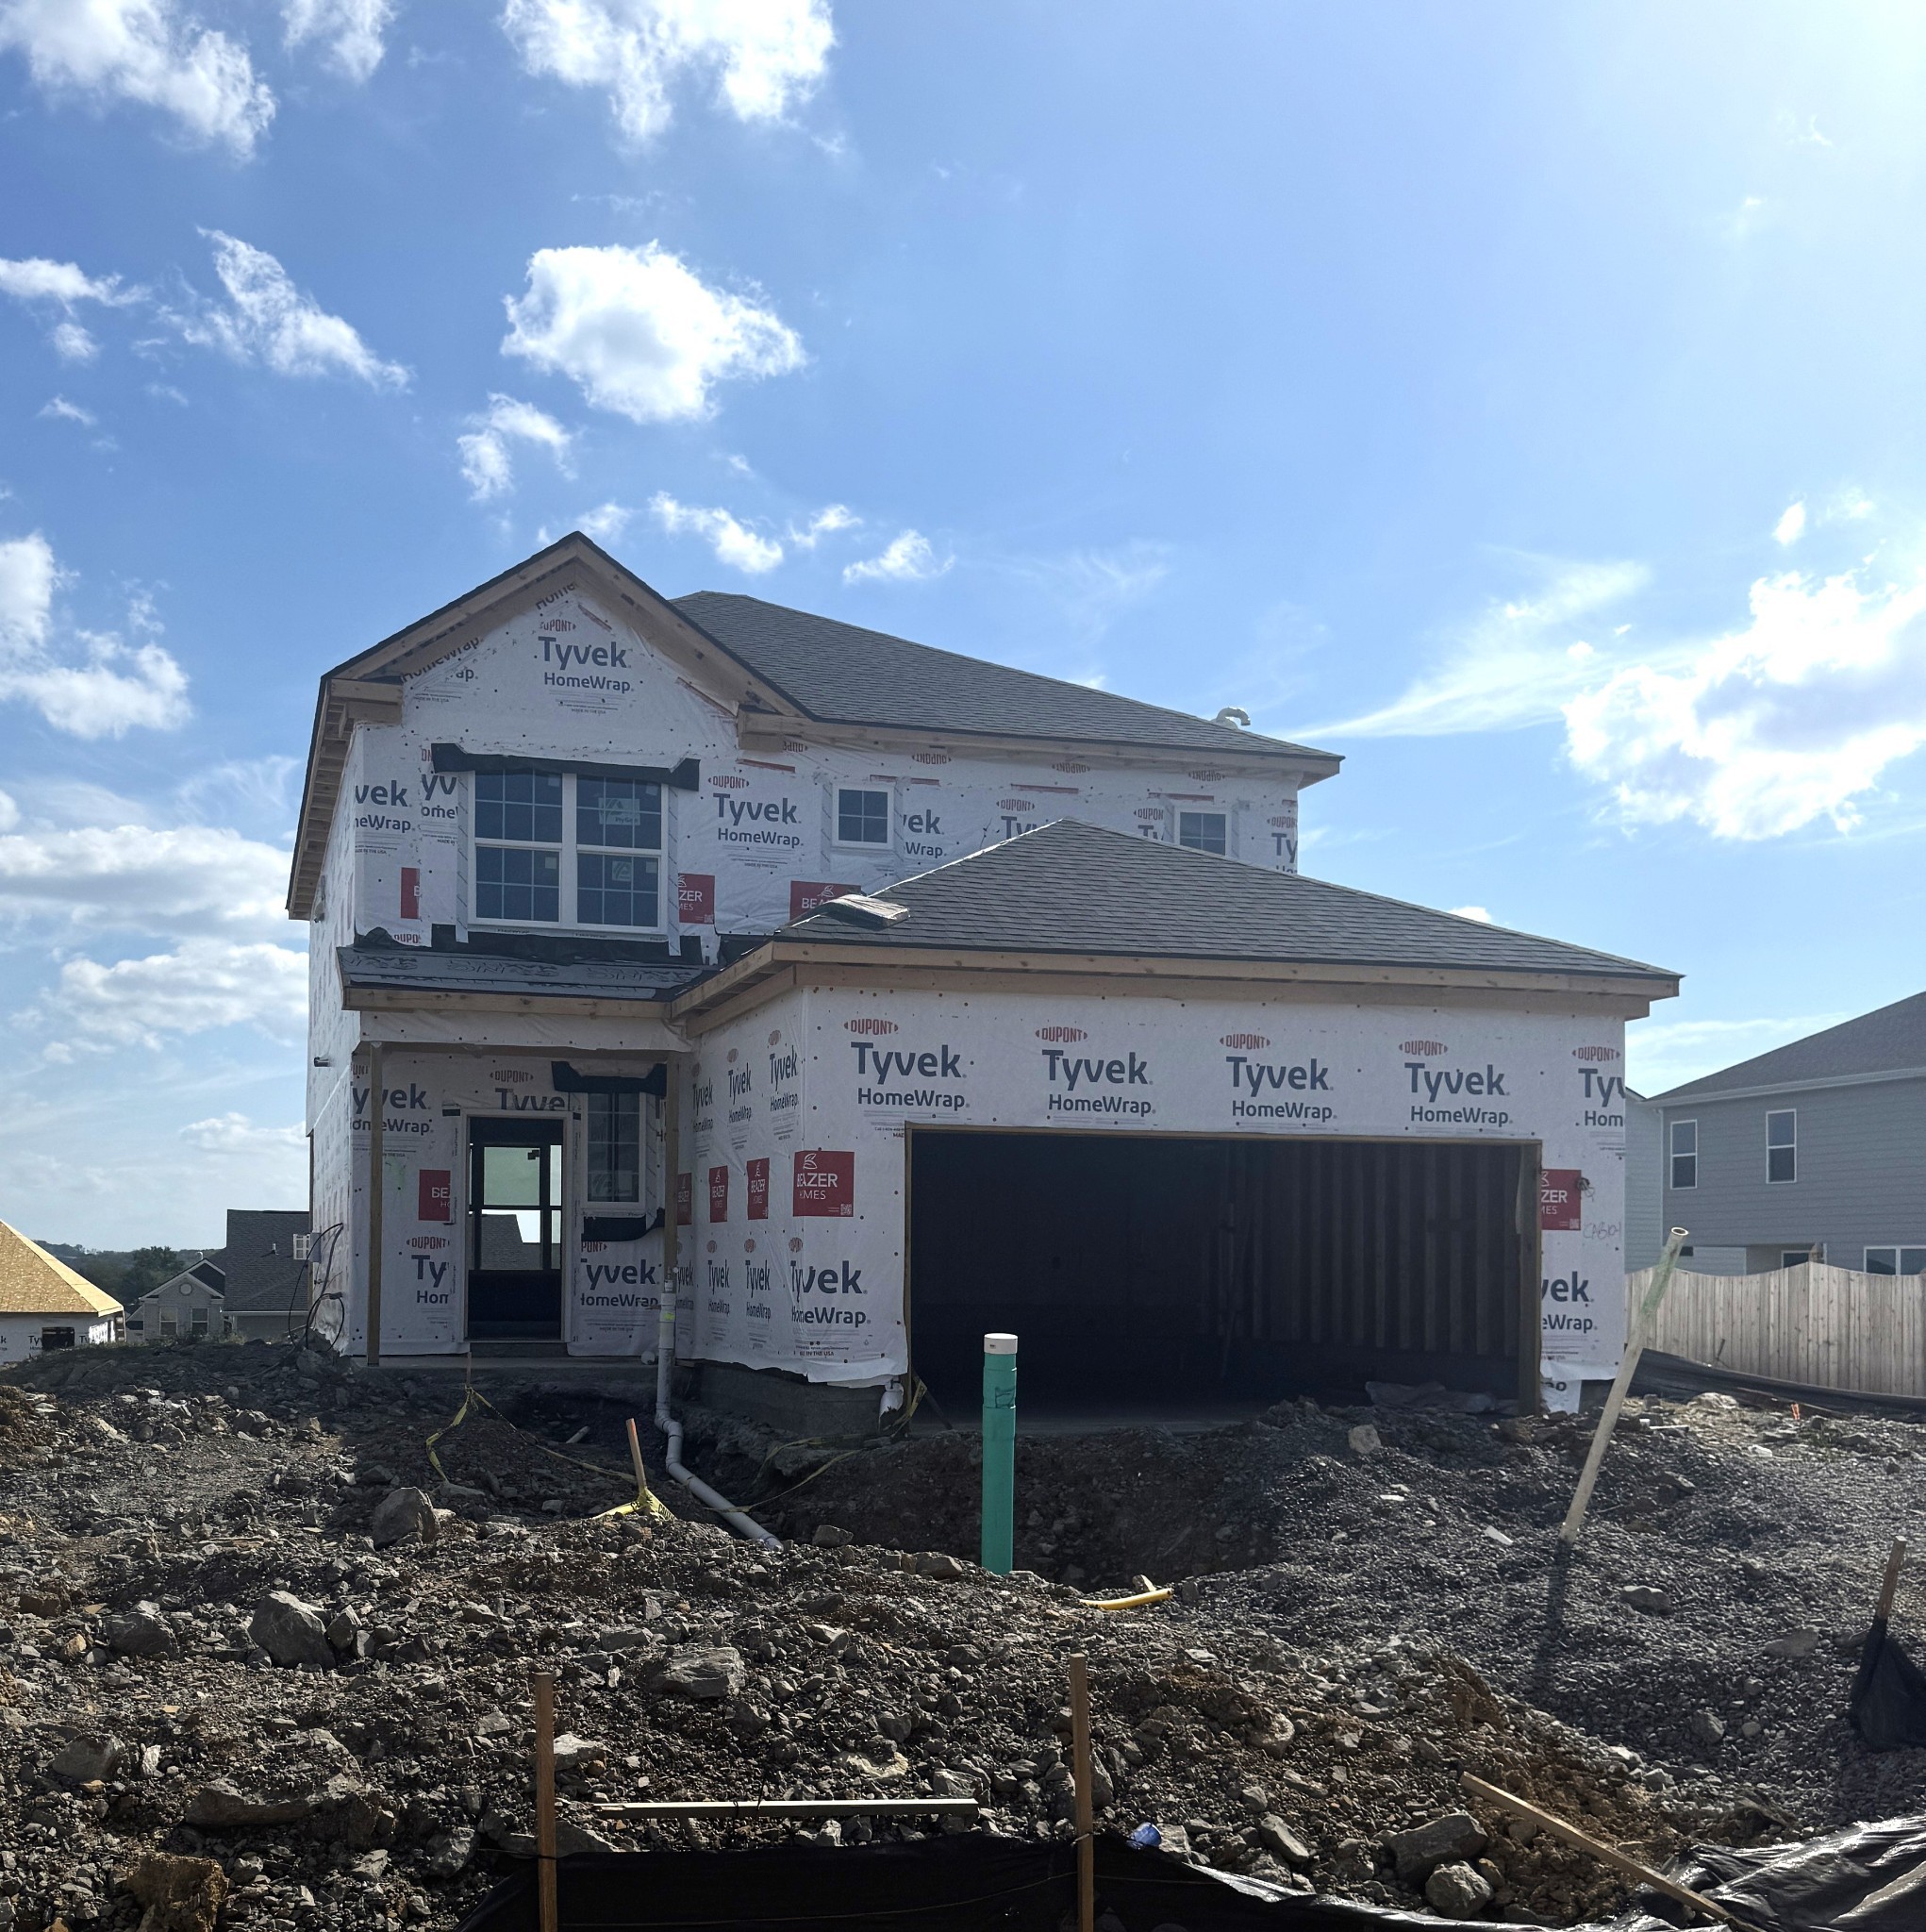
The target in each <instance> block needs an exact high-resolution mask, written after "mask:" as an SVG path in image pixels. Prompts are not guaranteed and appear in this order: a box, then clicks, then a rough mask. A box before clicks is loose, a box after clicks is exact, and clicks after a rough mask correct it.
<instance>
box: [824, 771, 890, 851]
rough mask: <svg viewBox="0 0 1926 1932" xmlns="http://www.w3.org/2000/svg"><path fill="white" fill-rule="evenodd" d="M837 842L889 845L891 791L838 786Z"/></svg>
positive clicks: (839, 843) (843, 843) (844, 843)
mask: <svg viewBox="0 0 1926 1932" xmlns="http://www.w3.org/2000/svg"><path fill="white" fill-rule="evenodd" d="M836 842H837V843H838V845H887V844H888V842H889V794H888V792H887V791H863V790H859V789H858V788H857V787H855V786H854V785H838V787H837V788H836Z"/></svg>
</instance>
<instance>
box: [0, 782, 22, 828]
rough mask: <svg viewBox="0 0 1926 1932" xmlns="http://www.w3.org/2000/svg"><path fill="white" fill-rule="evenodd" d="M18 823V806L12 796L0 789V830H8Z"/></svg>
mask: <svg viewBox="0 0 1926 1932" xmlns="http://www.w3.org/2000/svg"><path fill="white" fill-rule="evenodd" d="M19 823H20V807H19V806H18V805H16V804H15V803H14V802H13V799H12V797H11V796H10V795H9V794H8V793H7V792H5V791H0V832H10V831H12V829H13V828H14V826H15V825H17V824H19Z"/></svg>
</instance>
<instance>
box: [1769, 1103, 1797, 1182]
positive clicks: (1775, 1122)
mask: <svg viewBox="0 0 1926 1932" xmlns="http://www.w3.org/2000/svg"><path fill="white" fill-rule="evenodd" d="M1798 1123H1799V1117H1798V1115H1797V1114H1795V1113H1794V1112H1793V1111H1792V1109H1791V1108H1786V1109H1785V1112H1783V1113H1768V1115H1767V1116H1766V1178H1767V1180H1768V1181H1796V1180H1797V1179H1798V1178H1799V1131H1798Z"/></svg>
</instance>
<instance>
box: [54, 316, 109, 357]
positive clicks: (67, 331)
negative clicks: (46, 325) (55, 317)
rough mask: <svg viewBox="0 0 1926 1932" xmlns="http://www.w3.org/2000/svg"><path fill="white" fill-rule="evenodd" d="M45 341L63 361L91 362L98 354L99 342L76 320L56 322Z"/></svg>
mask: <svg viewBox="0 0 1926 1932" xmlns="http://www.w3.org/2000/svg"><path fill="white" fill-rule="evenodd" d="M47 341H50V342H51V343H53V345H54V354H55V355H57V356H58V357H59V358H60V360H61V361H63V362H91V361H92V360H93V358H95V357H96V356H98V355H99V354H100V344H99V343H98V342H97V341H94V340H93V338H92V337H91V335H89V334H88V332H87V331H86V330H85V329H84V328H82V327H81V325H79V324H78V323H77V322H57V323H56V324H55V325H53V327H52V328H51V329H49V330H48V331H47Z"/></svg>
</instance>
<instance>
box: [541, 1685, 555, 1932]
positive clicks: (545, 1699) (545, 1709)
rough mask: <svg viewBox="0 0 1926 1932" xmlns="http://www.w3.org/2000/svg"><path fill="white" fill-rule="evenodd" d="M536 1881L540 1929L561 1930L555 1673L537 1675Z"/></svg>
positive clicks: (549, 1931)
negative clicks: (557, 1873) (557, 1885)
mask: <svg viewBox="0 0 1926 1932" xmlns="http://www.w3.org/2000/svg"><path fill="white" fill-rule="evenodd" d="M535 1882H536V1885H537V1888H538V1890H539V1894H540V1905H541V1932H559V1928H560V1924H561V1919H560V1916H559V1914H558V1913H557V1911H556V1888H555V1676H554V1674H553V1673H551V1672H549V1671H537V1672H536V1674H535Z"/></svg>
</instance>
